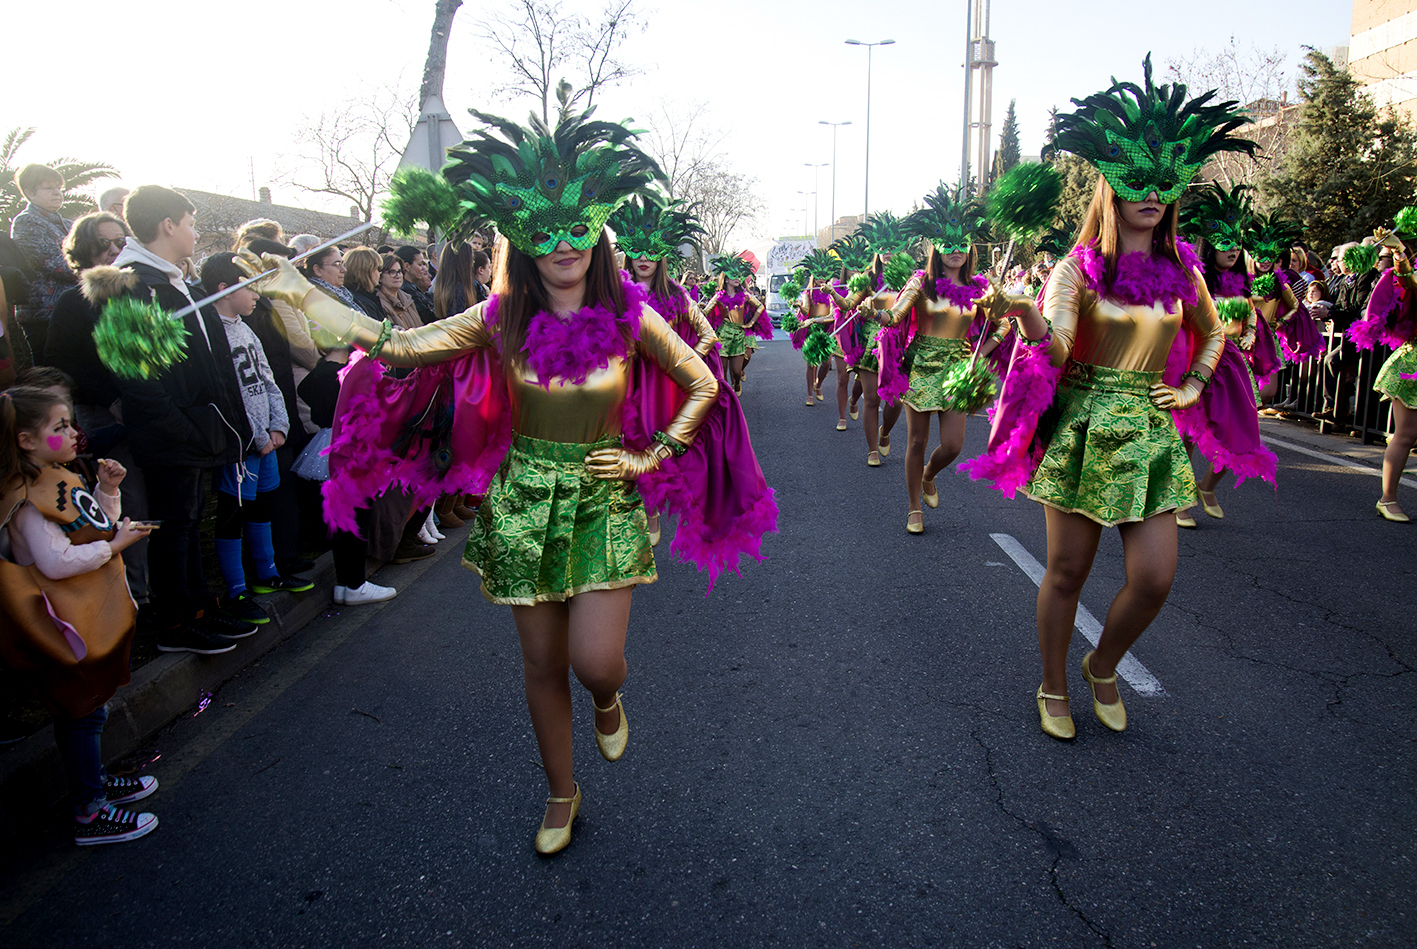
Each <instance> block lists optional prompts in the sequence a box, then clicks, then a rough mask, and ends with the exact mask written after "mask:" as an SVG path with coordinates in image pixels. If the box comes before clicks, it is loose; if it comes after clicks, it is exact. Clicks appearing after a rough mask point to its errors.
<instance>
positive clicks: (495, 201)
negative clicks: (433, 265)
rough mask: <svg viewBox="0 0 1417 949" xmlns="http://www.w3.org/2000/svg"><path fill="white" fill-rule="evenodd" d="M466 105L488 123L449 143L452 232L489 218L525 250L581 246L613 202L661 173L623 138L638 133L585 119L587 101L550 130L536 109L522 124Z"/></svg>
mask: <svg viewBox="0 0 1417 949" xmlns="http://www.w3.org/2000/svg"><path fill="white" fill-rule="evenodd" d="M471 111H472V114H473V115H474V116H475V117H476V118H478V119H479V120H481V121H482V122H484V123H486V125H487V126H488V127H487V128H484V129H478V130H477V131H475V132H473V133H472V136H471V137H470V138H468V139H467V140H466V141H464V142H463V143H462V144H460V145H456V146H454V147H453V148H450V149H448V163H447V164H446V165H445V166H444V167H443V177H444V178H446V179H447V181H448V182H449V183H450V184H451V185H452V186H453V189H454V190H455V191H456V192H457V195H458V199H459V201H460V202H461V204H462V207H463V210H464V214H463V216H462V219H461V220H460V221H459V223H458V235H457V236H463V235H465V234H467V233H468V232H470V231H472V230H474V229H476V228H480V227H485V226H486V225H487V224H489V223H494V224H496V226H497V229H498V230H499V231H500V232H501V233H502V234H504V235H505V236H506V238H507V239H508V240H509V241H511V242H512V244H513V245H514V246H515V247H516V248H517V249H518V250H520V251H521V252H523V253H525V254H529V255H530V256H532V257H542V256H545V255H546V254H549V253H551V251H552V250H554V249H555V248H556V245H557V244H559V243H560V242H561V241H566V242H568V243H569V244H570V245H571V246H572V247H574V248H576V249H577V250H588V249H590V248H591V247H594V246H595V244H596V242H597V241H599V240H600V235H601V232H602V231H603V230H604V228H605V223H606V221H607V220H609V218H610V215H611V213H613V212H614V210H615V209H616V208H617V207H619V206H620V205H621V204H622V203H624V202H625V201H626V200H628V199H629V198H630V197H631V196H632V195H634V194H637V193H645V192H651V193H652V192H653V191H654V190H655V189H656V187H657V184H658V183H659V182H661V181H663V180H664V172H662V171H661V170H660V168H659V165H658V164H657V163H656V162H655V160H654V159H653V158H651V157H650V156H649V155H648V154H646V153H645V152H643V151H641V150H640V149H639V148H637V147H635V146H634V145H632V144H631V143H630V141H631V139H633V138H634V137H635V136H636V135H637V134H639V133H638V132H637V131H635V130H632V129H630V128H628V127H626V126H625V125H622V124H620V123H618V122H595V121H591V118H590V117H591V114H592V112H594V111H595V110H594V109H587V110H586V111H585V112H582V113H581V114H579V115H569V116H567V117H566V118H564V119H562V120H561V121H560V122H559V123H558V124H557V126H556V128H555V130H554V131H553V130H552V129H550V128H549V127H547V125H546V123H544V122H542V121H541V119H539V118H538V117H537V116H535V115H532V116H531V117H530V119H529V125H527V126H521V125H517V124H516V123H514V122H511V121H509V120H507V119H504V118H500V117H498V116H495V115H488V114H487V113H485V112H479V111H477V110H476V109H473V110H471ZM581 228H584V229H585V230H584V231H583V232H582V233H580V234H576V233H575V232H576V231H578V230H580V229H581Z"/></svg>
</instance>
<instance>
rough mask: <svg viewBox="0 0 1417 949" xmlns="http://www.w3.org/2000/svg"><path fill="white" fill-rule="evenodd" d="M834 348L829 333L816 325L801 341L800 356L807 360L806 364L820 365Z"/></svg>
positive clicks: (830, 354) (830, 355)
mask: <svg viewBox="0 0 1417 949" xmlns="http://www.w3.org/2000/svg"><path fill="white" fill-rule="evenodd" d="M835 350H836V347H835V346H834V345H833V342H832V337H831V334H830V333H828V332H827V331H826V330H824V329H822V327H821V326H820V325H817V326H813V327H812V331H811V332H810V333H808V334H807V339H806V340H804V341H803V343H802V358H803V359H805V360H807V363H808V365H812V366H820V365H821V364H822V363H824V362H826V361H827V360H828V359H830V358H831V357H832V353H833V352H835Z"/></svg>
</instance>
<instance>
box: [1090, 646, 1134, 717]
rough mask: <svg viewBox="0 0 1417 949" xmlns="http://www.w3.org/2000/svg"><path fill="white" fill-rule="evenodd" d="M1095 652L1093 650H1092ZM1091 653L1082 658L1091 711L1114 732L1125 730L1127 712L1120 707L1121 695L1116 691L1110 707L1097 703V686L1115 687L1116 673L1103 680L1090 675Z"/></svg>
mask: <svg viewBox="0 0 1417 949" xmlns="http://www.w3.org/2000/svg"><path fill="white" fill-rule="evenodd" d="M1094 651H1095V650H1094ZM1091 658H1092V653H1088V654H1087V655H1085V656H1083V657H1082V677H1083V678H1084V679H1086V680H1087V687H1088V688H1089V689H1090V690H1091V691H1092V711H1093V713H1094V714H1095V715H1096V716H1097V720H1098V721H1099V722H1101V723H1102V724H1104V725H1106V726H1107V727H1108V728H1110V729H1112V730H1113V731H1114V732H1121V731H1126V730H1127V710H1126V709H1125V708H1123V707H1122V693H1121V692H1120V691H1118V693H1117V701H1115V702H1113V703H1111V704H1110V705H1108V704H1104V703H1102V702H1099V701H1097V686H1098V685H1099V684H1100V685H1116V684H1117V673H1115V672H1114V673H1112V675H1111V677H1110V678H1106V679H1103V678H1101V677H1100V676H1095V675H1093V674H1092V670H1091V669H1090V668H1088V667H1089V665H1090V663H1089V662H1088V660H1089V659H1091Z"/></svg>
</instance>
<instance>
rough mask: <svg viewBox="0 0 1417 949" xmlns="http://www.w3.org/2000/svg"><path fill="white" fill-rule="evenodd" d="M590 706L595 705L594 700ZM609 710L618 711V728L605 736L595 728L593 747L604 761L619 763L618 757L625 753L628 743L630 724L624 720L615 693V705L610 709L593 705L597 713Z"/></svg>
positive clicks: (618, 694)
mask: <svg viewBox="0 0 1417 949" xmlns="http://www.w3.org/2000/svg"><path fill="white" fill-rule="evenodd" d="M590 704H591V705H595V699H591V700H590ZM610 709H619V710H620V726H619V727H618V728H616V729H615V731H614V733H613V734H610V735H607V734H605V733H604V732H602V731H601V730H600V726H598V725H596V726H595V747H597V748H599V749H600V757H602V758H604V759H605V760H606V761H619V760H620V756H621V755H623V754H624V753H625V746H626V745H627V744H629V742H630V723H629V722H627V721H626V720H625V706H623V705H621V704H620V693H619V692H616V693H615V704H614V705H612V706H610V708H601V707H600V706H599V705H595V710H596V711H597V712H608V711H610Z"/></svg>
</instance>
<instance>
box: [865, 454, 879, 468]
mask: <svg viewBox="0 0 1417 949" xmlns="http://www.w3.org/2000/svg"><path fill="white" fill-rule="evenodd" d="M866 464H867V465H869V466H870V467H872V468H879V467H881V453H880V452H878V451H868V452H866Z"/></svg>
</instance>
